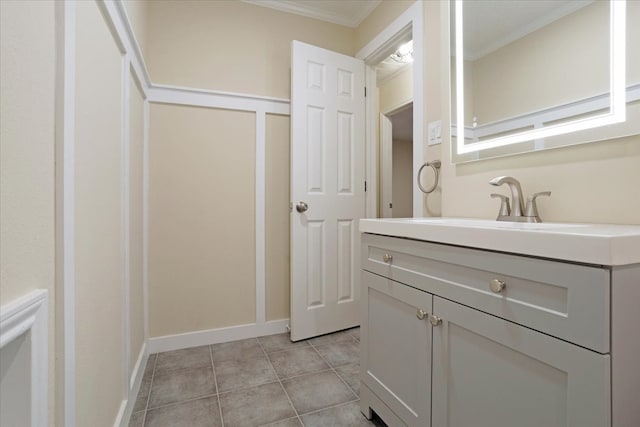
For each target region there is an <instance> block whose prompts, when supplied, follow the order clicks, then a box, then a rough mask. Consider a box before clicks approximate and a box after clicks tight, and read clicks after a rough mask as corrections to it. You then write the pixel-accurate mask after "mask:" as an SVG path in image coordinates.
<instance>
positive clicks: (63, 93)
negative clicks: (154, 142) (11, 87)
mask: <svg viewBox="0 0 640 427" xmlns="http://www.w3.org/2000/svg"><path fill="white" fill-rule="evenodd" d="M56 21H57V22H58V23H59V25H58V26H57V30H56V31H57V33H56V37H57V40H56V49H57V54H56V56H57V59H56V113H55V114H56V119H55V120H56V136H55V138H56V142H55V145H56V154H55V155H56V183H55V187H56V191H55V205H56V225H55V227H56V231H55V235H56V236H55V240H56V243H55V244H56V251H55V258H56V285H55V288H56V298H55V307H56V310H55V311H56V316H55V317H56V337H55V340H56V345H55V352H56V382H55V394H56V411H55V421H56V424H57V425H64V426H68V427H74V426H75V416H76V405H75V403H76V375H75V369H76V367H75V363H76V362H75V345H76V344H75V343H76V329H75V324H76V309H75V165H74V163H75V114H76V106H75V99H76V4H75V2H73V1H64V2H56Z"/></svg>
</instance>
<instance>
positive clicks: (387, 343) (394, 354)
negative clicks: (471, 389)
mask: <svg viewBox="0 0 640 427" xmlns="http://www.w3.org/2000/svg"><path fill="white" fill-rule="evenodd" d="M362 280H363V282H364V283H366V289H367V294H366V297H365V298H363V301H365V304H366V307H365V311H366V312H367V313H368V315H367V323H366V325H364V324H363V325H362V327H361V331H360V332H361V333H360V343H361V348H366V349H367V351H363V352H361V366H363V367H366V369H364V370H363V371H362V372H363V375H364V376H365V377H366V380H364V383H366V386H367V387H368V389H367V391H368V390H371V392H372V393H373V394H374V395H375V397H377V399H378V400H381V401H383V402H384V404H385V408H384V409H383V410H382V411H381V412H379V414H380V415H381V416H383V417H384V419H385V420H386V421H387V424H389V425H393V424H394V423H393V422H392V420H395V417H394V416H393V415H392V414H396V416H397V417H399V418H400V419H401V420H403V422H404V424H406V425H407V426H412V427H414V426H415V427H424V426H426V425H429V423H430V420H431V412H430V409H431V401H430V399H429V395H430V393H431V342H432V328H431V326H430V324H429V322H428V316H427V313H430V312H431V307H432V306H433V299H432V296H431V294H428V293H426V292H422V291H420V290H417V289H414V288H411V287H409V286H405V285H403V284H400V283H397V282H394V281H393V280H389V279H386V278H384V277H381V276H377V275H375V274H372V273H369V272H366V271H364V272H363V273H362ZM420 318H422V319H420ZM372 407H374V409H376V411H379V409H378V408H379V405H372ZM386 407H388V409H389V410H390V411H388V410H386V409H387V408H386ZM385 412H392V414H389V413H385ZM385 415H386V416H385ZM396 423H397V421H396Z"/></svg>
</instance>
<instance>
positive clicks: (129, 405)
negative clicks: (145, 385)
mask: <svg viewBox="0 0 640 427" xmlns="http://www.w3.org/2000/svg"><path fill="white" fill-rule="evenodd" d="M148 347H149V346H148V345H147V344H146V343H144V344H142V348H141V349H140V354H139V355H138V360H136V364H135V366H134V367H133V371H132V372H131V378H130V379H129V384H128V386H129V398H128V399H126V400H123V401H122V404H121V405H120V410H119V411H118V416H117V417H116V421H115V423H114V424H113V425H114V427H127V426H128V425H129V419H130V418H131V414H132V413H133V407H134V405H135V404H136V398H137V397H138V392H139V391H140V385H141V384H142V377H143V375H144V370H145V368H146V367H147V359H148V357H147V356H148V355H149V353H148V351H147V349H148Z"/></svg>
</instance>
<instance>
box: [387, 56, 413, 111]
mask: <svg viewBox="0 0 640 427" xmlns="http://www.w3.org/2000/svg"><path fill="white" fill-rule="evenodd" d="M378 89H379V92H378V97H379V103H380V105H379V110H380V112H382V113H389V112H391V111H393V110H395V109H397V108H399V107H402V106H404V105H406V104H408V103H409V102H411V101H413V66H408V67H407V68H405V69H403V70H402V71H400V72H399V73H398V74H397V75H395V76H393V78H391V79H389V80H386V81H384V82H381V83H379V84H378Z"/></svg>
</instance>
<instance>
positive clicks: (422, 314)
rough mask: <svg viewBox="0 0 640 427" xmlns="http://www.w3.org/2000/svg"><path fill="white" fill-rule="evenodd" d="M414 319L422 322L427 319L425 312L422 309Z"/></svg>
mask: <svg viewBox="0 0 640 427" xmlns="http://www.w3.org/2000/svg"><path fill="white" fill-rule="evenodd" d="M416 317H417V318H418V319H420V320H424V318H425V317H427V312H426V311H424V310H423V309H420V310H418V312H417V313H416Z"/></svg>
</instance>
